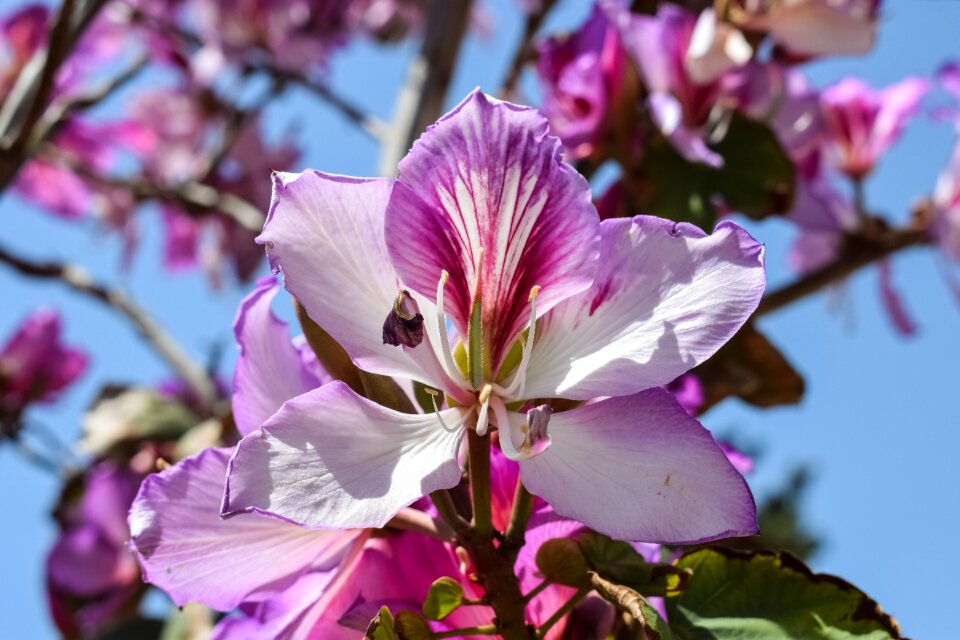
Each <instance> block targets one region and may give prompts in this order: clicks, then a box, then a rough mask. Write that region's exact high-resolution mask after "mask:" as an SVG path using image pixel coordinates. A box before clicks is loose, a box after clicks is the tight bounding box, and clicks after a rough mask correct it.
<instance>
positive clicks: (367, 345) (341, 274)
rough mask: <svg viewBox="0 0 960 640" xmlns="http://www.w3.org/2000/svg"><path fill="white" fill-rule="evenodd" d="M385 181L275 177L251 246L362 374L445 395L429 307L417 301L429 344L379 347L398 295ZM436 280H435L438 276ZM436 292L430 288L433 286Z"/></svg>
mask: <svg viewBox="0 0 960 640" xmlns="http://www.w3.org/2000/svg"><path fill="white" fill-rule="evenodd" d="M392 184H393V183H392V182H391V181H390V180H386V179H375V178H374V179H363V178H349V177H345V176H335V175H329V174H324V173H320V172H317V171H306V172H304V173H300V174H289V173H281V174H275V175H274V194H273V203H272V204H271V206H270V214H269V216H268V218H267V223H266V225H265V226H264V228H263V233H262V234H261V235H260V237H259V238H257V241H258V242H259V243H261V244H263V245H265V246H266V249H267V256H268V257H269V258H270V264H271V265H272V266H273V267H274V268H275V269H278V270H280V271H281V272H283V277H284V286H285V287H286V289H287V290H288V291H289V292H290V293H292V294H293V296H294V297H295V298H297V300H299V301H300V303H301V304H303V306H304V308H305V309H306V310H307V313H308V314H309V315H310V317H311V318H312V319H313V320H314V322H316V323H317V324H318V325H320V326H321V327H322V328H323V329H324V330H325V331H327V333H329V334H330V335H331V336H332V337H333V338H334V339H336V340H337V342H339V343H340V344H341V345H342V346H343V348H344V349H346V350H347V353H349V354H350V356H351V358H353V360H354V362H355V363H356V364H357V366H359V367H360V368H362V369H364V370H366V371H373V372H376V373H382V374H384V375H391V376H394V375H395V376H402V377H407V378H415V379H417V380H420V381H422V382H425V383H427V384H429V385H431V386H434V387H437V388H441V389H444V390H446V391H451V390H452V389H454V388H455V385H453V384H452V383H451V382H450V381H449V379H448V378H447V377H446V375H445V374H444V373H443V371H442V369H441V368H440V366H439V363H438V361H437V358H436V356H435V355H434V352H433V348H432V346H431V345H432V344H436V343H437V332H438V323H437V320H436V311H435V305H432V304H431V303H430V302H429V301H428V300H427V299H425V298H422V297H417V298H416V299H417V303H418V304H419V307H420V311H421V313H422V314H423V316H424V328H425V331H426V333H427V337H426V338H425V340H424V343H423V344H421V345H419V346H417V347H415V348H409V347H394V346H391V345H388V344H383V339H382V336H383V320H384V318H386V316H387V314H388V313H389V312H390V310H391V309H392V308H393V304H394V300H395V299H396V297H397V294H398V293H399V292H400V290H401V289H402V288H403V285H401V283H400V280H399V279H398V277H397V275H396V273H395V272H394V269H393V265H392V264H391V263H390V259H389V258H388V256H387V246H386V243H385V241H384V235H383V234H384V231H383V229H384V210H385V208H386V205H387V198H388V197H389V195H390V191H391V189H392ZM437 276H438V277H439V273H438V274H437ZM433 286H434V288H435V287H436V282H434V284H433Z"/></svg>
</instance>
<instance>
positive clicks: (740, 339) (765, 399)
mask: <svg viewBox="0 0 960 640" xmlns="http://www.w3.org/2000/svg"><path fill="white" fill-rule="evenodd" d="M694 373H695V374H696V376H697V378H699V379H700V382H701V383H702V384H703V388H704V402H703V406H702V407H701V408H700V410H701V411H706V410H707V409H709V408H710V407H712V406H713V405H715V404H717V403H718V402H720V401H721V400H723V399H724V398H727V397H729V396H731V395H735V396H737V397H739V398H740V399H741V400H744V401H745V402H749V403H750V404H752V405H754V406H757V407H775V406H779V405H783V404H797V403H798V402H800V400H801V399H802V398H803V393H804V387H805V384H804V380H803V377H802V376H801V375H800V374H799V373H797V371H796V369H794V368H793V365H792V364H790V361H789V360H787V359H786V357H785V356H784V355H783V354H782V353H780V350H779V349H777V347H776V346H775V345H774V344H773V343H772V342H770V340H768V339H767V338H766V337H765V336H764V335H763V334H762V333H760V331H759V330H757V328H756V327H754V326H753V323H747V324H745V325H743V327H741V328H740V330H739V331H738V332H737V333H736V334H735V335H734V336H733V337H732V338H731V339H730V340H729V341H728V342H727V344H725V345H723V347H722V348H721V349H720V351H718V352H717V353H716V354H715V355H714V356H713V357H712V358H710V359H709V360H707V361H706V362H704V363H703V364H701V365H700V366H699V367H697V368H696V369H694Z"/></svg>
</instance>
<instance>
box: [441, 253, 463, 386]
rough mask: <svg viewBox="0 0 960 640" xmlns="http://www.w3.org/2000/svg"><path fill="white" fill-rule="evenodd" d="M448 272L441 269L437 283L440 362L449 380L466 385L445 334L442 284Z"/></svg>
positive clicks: (447, 278)
mask: <svg viewBox="0 0 960 640" xmlns="http://www.w3.org/2000/svg"><path fill="white" fill-rule="evenodd" d="M449 279H450V274H449V273H447V272H446V270H443V271H441V272H440V282H439V284H437V323H438V324H439V327H438V328H439V330H440V355H441V360H440V364H441V366H442V367H443V370H444V372H445V373H446V374H447V376H449V377H450V379H451V380H453V381H454V382H456V383H457V384H458V385H459V386H461V387H466V386H468V385H467V381H466V379H465V378H464V377H463V375H462V374H461V373H460V368H459V367H457V363H456V362H454V360H453V352H452V351H451V350H450V337H449V336H448V335H447V315H446V313H445V312H444V310H443V285H445V284H447V280H449Z"/></svg>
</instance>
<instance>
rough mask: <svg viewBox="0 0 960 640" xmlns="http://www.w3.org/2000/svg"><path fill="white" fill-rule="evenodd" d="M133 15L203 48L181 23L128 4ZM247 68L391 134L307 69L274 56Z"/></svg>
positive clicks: (375, 133)
mask: <svg viewBox="0 0 960 640" xmlns="http://www.w3.org/2000/svg"><path fill="white" fill-rule="evenodd" d="M128 7H129V9H130V12H131V16H132V18H133V20H134V21H139V22H144V23H149V25H150V28H152V29H154V30H155V31H157V32H158V33H164V34H168V35H172V36H174V37H175V38H177V39H178V40H180V42H181V43H182V44H183V45H184V46H187V47H191V48H200V47H202V46H203V40H202V39H201V38H200V37H199V36H197V35H196V34H194V33H191V32H190V31H187V30H186V29H184V28H182V27H181V26H180V25H177V24H175V23H172V22H168V21H165V20H162V19H160V18H158V17H157V16H152V15H150V14H147V13H144V12H143V11H141V10H140V9H138V8H136V7H134V6H132V5H128ZM243 70H244V71H245V72H251V71H253V72H258V73H263V74H265V75H268V76H270V77H272V78H273V79H274V80H275V81H279V82H280V83H282V84H295V85H298V86H301V87H303V88H304V89H307V90H308V91H310V92H311V93H313V94H314V95H315V96H316V97H318V98H320V99H321V100H323V101H324V102H326V103H327V104H328V105H330V106H331V107H333V108H334V109H336V110H337V111H338V112H339V113H340V115H342V116H343V117H345V118H346V119H347V120H349V121H350V122H352V123H353V124H355V125H357V126H358V127H360V129H361V130H362V131H364V132H365V133H367V134H369V135H370V136H371V137H372V138H374V139H376V140H382V139H383V138H384V137H385V136H386V135H387V129H388V127H387V124H386V123H385V122H384V121H383V120H381V119H380V118H377V117H376V116H374V115H371V114H368V113H366V112H365V111H363V109H361V108H360V107H358V106H356V105H355V104H354V103H353V102H351V101H350V100H349V99H347V98H345V97H344V96H342V95H340V94H339V93H337V92H336V91H334V90H333V89H331V88H330V86H329V85H326V84H324V83H322V82H318V81H316V80H314V79H312V78H310V77H308V76H306V75H305V74H303V73H300V72H299V71H297V70H294V69H287V68H285V67H282V66H280V65H278V64H276V63H275V62H272V61H270V60H264V59H258V60H255V61H253V60H251V61H247V62H245V63H244V65H243Z"/></svg>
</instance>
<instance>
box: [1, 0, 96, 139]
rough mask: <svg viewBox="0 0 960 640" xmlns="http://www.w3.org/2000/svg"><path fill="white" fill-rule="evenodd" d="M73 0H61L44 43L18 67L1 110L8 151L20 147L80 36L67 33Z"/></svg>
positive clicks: (72, 10)
mask: <svg viewBox="0 0 960 640" xmlns="http://www.w3.org/2000/svg"><path fill="white" fill-rule="evenodd" d="M75 7H76V0H64V2H63V4H62V5H60V10H59V11H58V12H57V18H56V20H55V21H54V23H53V27H51V29H50V32H49V33H48V34H47V43H46V46H45V47H44V48H42V49H40V50H39V51H37V52H36V53H35V54H34V55H33V57H32V58H31V59H30V61H29V62H28V63H27V64H26V65H25V66H24V67H23V69H21V72H20V75H19V76H18V77H17V82H16V83H15V84H14V86H13V89H11V91H10V95H9V97H8V103H7V104H5V105H4V108H3V110H2V112H0V141H2V144H3V147H4V148H5V149H6V150H7V151H8V152H13V151H16V150H21V149H22V148H23V147H24V146H25V143H26V141H27V140H28V139H29V137H30V133H31V131H32V129H33V125H34V124H35V123H36V122H37V120H39V119H40V116H41V115H42V114H43V110H44V109H45V108H46V105H47V99H48V97H49V95H50V92H51V91H52V90H53V85H54V79H55V78H56V75H57V71H58V70H59V69H60V65H61V64H63V62H64V61H65V60H66V59H67V58H68V57H69V56H70V53H71V50H72V48H73V45H74V44H76V42H77V41H78V40H79V38H72V37H71V36H70V29H71V26H72V23H73V21H74V17H75V13H74V10H75Z"/></svg>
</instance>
